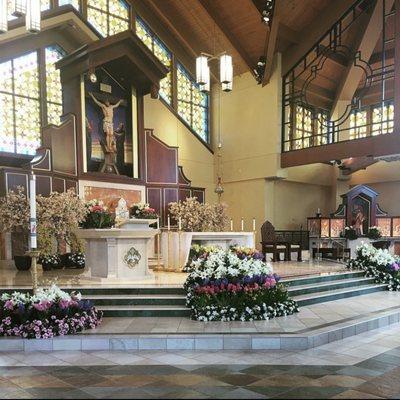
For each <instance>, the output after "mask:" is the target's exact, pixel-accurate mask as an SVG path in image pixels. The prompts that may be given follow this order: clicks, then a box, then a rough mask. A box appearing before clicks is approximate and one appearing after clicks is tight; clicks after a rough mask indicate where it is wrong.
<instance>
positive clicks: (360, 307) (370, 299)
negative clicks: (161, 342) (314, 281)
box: [86, 291, 400, 335]
mask: <svg viewBox="0 0 400 400" xmlns="http://www.w3.org/2000/svg"><path fill="white" fill-rule="evenodd" d="M392 307H400V292H386V291H385V292H377V293H371V294H368V295H364V296H359V297H353V298H348V299H342V300H336V301H331V302H328V303H320V304H314V305H310V306H306V307H301V308H300V312H299V313H297V314H294V315H290V316H287V317H279V318H274V319H271V320H269V321H249V322H240V321H235V322H208V323H204V322H199V321H192V320H190V319H188V318H173V317H170V318H150V317H146V318H104V319H103V322H102V324H101V325H100V326H99V327H98V328H97V329H93V330H88V331H86V333H87V334H90V335H93V334H106V333H107V334H108V333H114V334H117V333H126V334H128V333H135V334H137V333H257V332H258V333H285V332H286V333H289V332H291V333H292V332H299V333H301V332H305V331H306V330H308V329H310V328H318V327H320V326H323V325H326V324H333V323H339V322H340V321H343V320H349V319H351V318H361V317H363V316H367V315H370V314H371V313H375V312H378V311H385V310H388V309H390V308H392Z"/></svg>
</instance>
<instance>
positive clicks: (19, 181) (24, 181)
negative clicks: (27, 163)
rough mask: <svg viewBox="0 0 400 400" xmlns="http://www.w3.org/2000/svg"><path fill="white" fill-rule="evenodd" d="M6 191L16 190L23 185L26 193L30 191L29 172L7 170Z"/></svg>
mask: <svg viewBox="0 0 400 400" xmlns="http://www.w3.org/2000/svg"><path fill="white" fill-rule="evenodd" d="M5 176H6V192H8V191H10V190H13V191H16V190H17V188H18V186H21V187H22V188H23V189H24V191H25V193H27V192H28V174H27V173H22V172H6V173H5Z"/></svg>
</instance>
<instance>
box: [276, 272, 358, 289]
mask: <svg viewBox="0 0 400 400" xmlns="http://www.w3.org/2000/svg"><path fill="white" fill-rule="evenodd" d="M363 277H364V271H343V272H334V273H329V274H325V275H322V274H316V275H309V276H301V277H293V278H283V279H282V280H281V282H282V283H284V284H286V285H290V286H291V287H293V286H302V285H308V284H315V283H321V282H334V281H339V280H343V279H352V278H363Z"/></svg>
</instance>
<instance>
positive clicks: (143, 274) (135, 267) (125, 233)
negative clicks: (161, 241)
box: [77, 220, 159, 281]
mask: <svg viewBox="0 0 400 400" xmlns="http://www.w3.org/2000/svg"><path fill="white" fill-rule="evenodd" d="M146 221H148V220H146ZM134 225H138V224H134ZM157 233H159V231H158V230H157V229H152V228H149V227H148V225H147V229H129V228H127V227H126V225H125V228H112V229H79V231H78V232H77V235H78V237H80V238H81V239H84V240H85V242H86V249H85V255H86V265H87V267H88V273H89V276H91V277H93V278H103V279H107V280H110V279H111V280H118V281H119V280H129V279H145V278H150V277H151V276H152V272H151V271H150V270H149V267H148V247H149V242H150V240H151V239H152V238H153V237H154V236H155V235H156V234H157Z"/></svg>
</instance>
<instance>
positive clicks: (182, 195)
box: [179, 189, 191, 201]
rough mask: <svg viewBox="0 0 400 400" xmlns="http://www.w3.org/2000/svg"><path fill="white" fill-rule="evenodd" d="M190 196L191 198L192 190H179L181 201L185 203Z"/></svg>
mask: <svg viewBox="0 0 400 400" xmlns="http://www.w3.org/2000/svg"><path fill="white" fill-rule="evenodd" d="M190 196H191V190H190V189H179V200H180V201H185V200H186V199H187V198H188V197H190Z"/></svg>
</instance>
